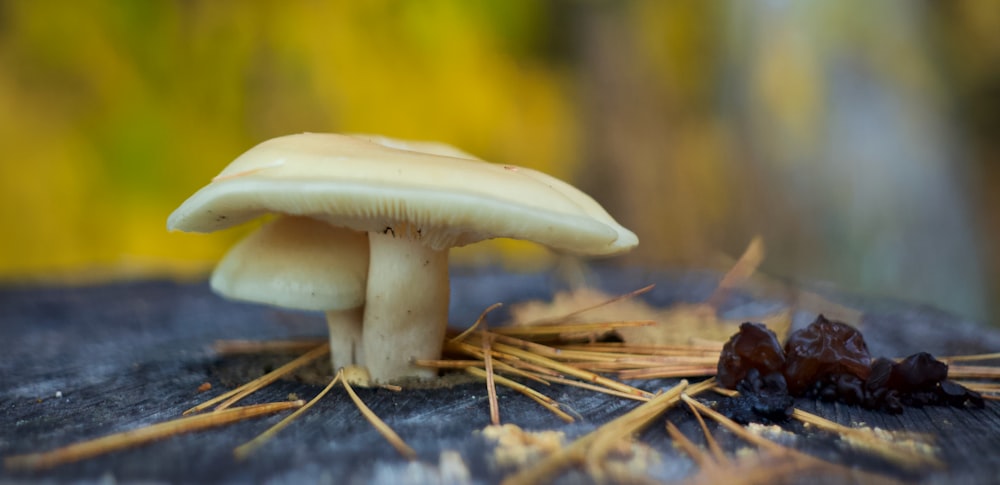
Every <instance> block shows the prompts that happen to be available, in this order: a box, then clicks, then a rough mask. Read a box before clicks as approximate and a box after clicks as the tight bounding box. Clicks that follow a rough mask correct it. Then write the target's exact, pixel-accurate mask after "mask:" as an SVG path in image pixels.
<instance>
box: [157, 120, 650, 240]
mask: <svg viewBox="0 0 1000 485" xmlns="http://www.w3.org/2000/svg"><path fill="white" fill-rule="evenodd" d="M401 146H402V147H404V148H400V147H401ZM442 147H444V148H442ZM269 212H278V213H284V214H292V215H304V216H309V217H313V218H316V219H320V220H323V221H326V222H329V223H330V224H332V225H335V226H341V227H347V228H350V229H353V230H356V231H363V232H383V231H386V230H388V229H389V228H392V229H393V230H394V231H397V230H400V228H406V229H407V230H408V231H409V233H410V234H409V235H410V237H412V238H416V239H420V241H421V242H422V243H423V244H425V245H427V246H429V247H431V248H433V249H445V248H448V247H452V246H461V245H465V244H470V243H473V242H477V241H481V240H483V239H490V238H495V237H507V238H513V239H525V240H530V241H534V242H537V243H540V244H544V245H546V246H549V247H551V248H553V249H556V250H560V251H565V252H569V253H574V254H585V255H611V254H618V253H622V252H625V251H628V250H629V249H632V248H633V247H635V245H636V244H638V239H637V238H636V236H635V234H633V233H632V232H631V231H629V230H628V229H625V228H624V227H622V226H621V225H620V224H618V223H617V222H616V221H615V220H614V219H613V218H612V217H611V216H610V215H608V213H607V212H606V211H605V210H604V209H603V208H602V207H601V206H600V204H598V203H597V202H596V201H594V199H592V198H591V197H590V196H588V195H587V194H584V193H583V192H581V191H580V190H578V189H576V188H574V187H572V186H571V185H569V184H567V183H565V182H562V181H560V180H558V179H556V178H553V177H551V176H548V175H546V174H543V173H541V172H537V171H535V170H531V169H528V168H522V167H516V166H511V165H499V164H492V163H487V162H484V161H481V160H478V159H474V158H469V155H468V154H466V153H465V152H462V151H461V150H458V149H456V148H453V147H450V146H448V145H444V144H439V143H430V142H399V141H396V140H392V139H386V138H384V137H373V136H371V135H367V136H364V135H359V136H351V135H336V134H315V133H305V134H297V135H289V136H283V137H279V138H274V139H271V140H267V141H265V142H263V143H261V144H259V145H257V146H255V147H253V148H251V149H250V150H248V151H247V152H246V153H244V154H243V155H241V156H240V157H238V158H237V159H236V160H235V161H233V162H232V163H231V164H229V166H227V167H226V168H225V169H224V170H223V171H222V173H220V174H219V175H218V176H217V177H216V178H215V179H214V180H213V181H212V183H210V184H209V185H207V186H205V187H203V188H202V189H201V190H199V191H198V192H196V193H195V194H194V195H192V196H191V197H190V198H189V199H188V200H186V201H185V202H184V203H183V204H181V206H180V207H178V208H177V210H175V211H174V212H173V214H171V215H170V217H169V219H168V220H167V227H168V228H169V229H175V230H181V231H192V232H212V231H216V230H220V229H225V228H228V227H231V226H234V225H237V224H240V223H243V222H246V221H249V220H251V219H254V218H256V217H258V216H261V215H263V214H265V213H269Z"/></svg>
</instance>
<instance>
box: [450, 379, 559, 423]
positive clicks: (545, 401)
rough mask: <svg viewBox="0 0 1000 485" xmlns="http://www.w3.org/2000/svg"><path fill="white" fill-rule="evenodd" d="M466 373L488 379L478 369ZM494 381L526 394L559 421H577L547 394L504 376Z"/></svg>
mask: <svg viewBox="0 0 1000 485" xmlns="http://www.w3.org/2000/svg"><path fill="white" fill-rule="evenodd" d="M465 372H467V373H469V374H472V375H474V376H476V377H478V378H480V379H484V380H485V379H486V371H484V370H483V369H480V368H478V367H466V368H465ZM493 379H494V382H496V383H497V384H500V385H501V386H504V387H509V388H511V389H513V390H515V391H517V392H520V393H521V394H524V395H525V396H528V397H529V398H531V399H532V400H533V401H535V402H537V403H538V404H541V405H542V406H543V407H544V408H545V409H548V410H549V411H550V412H552V414H555V415H556V416H558V417H559V419H561V420H563V421H565V422H567V423H572V422H573V421H575V420H574V419H573V417H572V416H570V415H569V414H566V412H564V411H563V410H562V409H559V403H557V402H556V401H555V400H554V399H552V398H550V397H548V396H546V395H545V394H542V393H540V392H538V391H536V390H534V389H532V388H530V387H528V386H526V385H524V384H521V383H520V382H517V381H513V380H511V379H507V378H506V377H503V376H497V375H495V376H493Z"/></svg>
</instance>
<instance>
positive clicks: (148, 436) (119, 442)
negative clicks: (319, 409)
mask: <svg viewBox="0 0 1000 485" xmlns="http://www.w3.org/2000/svg"><path fill="white" fill-rule="evenodd" d="M304 404H305V403H304V402H303V401H290V402H276V403H267V404H255V405H251V406H243V407H237V408H232V409H228V410H226V411H220V412H215V413H209V414H202V415H198V416H189V417H186V418H177V419H173V420H170V421H165V422H162V423H157V424H153V425H150V426H145V427H142V428H139V429H134V430H130V431H125V432H123V433H116V434H112V435H108V436H103V437H101V438H97V439H93V440H89V441H83V442H80V443H76V444H72V445H69V446H65V447H62V448H57V449H55V450H52V451H48V452H45V453H32V454H27V455H16V456H9V457H6V458H4V461H3V463H4V468H6V469H7V470H43V469H47V468H52V467H55V466H58V465H63V464H66V463H72V462H76V461H80V460H86V459H88V458H93V457H95V456H100V455H103V454H107V453H111V452H114V451H119V450H123V449H127V448H131V447H134V446H139V445H143V444H146V443H150V442H153V441H157V440H161V439H164V438H169V437H171V436H175V435H179V434H183V433H190V432H193V431H200V430H203V429H208V428H213V427H217V426H224V425H227V424H230V423H234V422H237V421H242V420H244V419H249V418H254V417H258V416H263V415H266V414H273V413H276V412H279V411H284V410H286V409H292V408H298V407H302V406H303V405H304Z"/></svg>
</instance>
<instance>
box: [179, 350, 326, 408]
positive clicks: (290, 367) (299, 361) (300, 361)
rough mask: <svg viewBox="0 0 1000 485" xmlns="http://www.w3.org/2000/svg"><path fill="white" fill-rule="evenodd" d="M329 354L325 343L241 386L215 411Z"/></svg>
mask: <svg viewBox="0 0 1000 485" xmlns="http://www.w3.org/2000/svg"><path fill="white" fill-rule="evenodd" d="M328 353H330V343H329V342H327V343H325V344H323V345H320V346H319V347H316V348H315V349H313V350H310V351H309V352H306V353H305V354H302V355H301V356H299V357H298V358H296V359H295V360H293V361H291V362H289V363H287V364H285V365H283V366H281V367H278V368H277V369H275V370H274V371H272V372H268V373H267V374H264V375H263V376H261V377H258V378H256V379H254V380H252V381H250V382H248V383H246V384H244V385H243V386H240V389H242V390H241V391H239V392H237V393H236V394H235V395H233V396H232V397H230V398H229V399H227V400H226V401H225V402H223V403H222V404H220V405H218V406H217V407H216V408H215V411H222V410H223V409H226V408H228V407H229V406H232V405H233V404H235V403H236V402H237V401H239V400H241V399H243V398H245V397H247V396H249V395H251V394H253V393H255V392H257V391H258V390H260V389H263V388H264V387H266V386H267V385H268V384H270V383H272V382H274V381H276V380H278V379H280V378H281V377H283V376H285V375H286V374H290V373H292V371H294V370H296V369H298V368H300V367H302V366H304V365H306V364H308V363H310V362H312V361H314V360H316V359H318V358H320V357H322V356H324V355H326V354H328ZM196 408H198V406H195V408H192V409H196ZM188 412H191V410H188V411H185V412H184V413H185V414H187V413H188Z"/></svg>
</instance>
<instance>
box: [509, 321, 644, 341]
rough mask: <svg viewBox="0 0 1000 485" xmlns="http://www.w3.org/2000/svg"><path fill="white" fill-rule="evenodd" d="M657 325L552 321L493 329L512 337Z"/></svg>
mask: <svg viewBox="0 0 1000 485" xmlns="http://www.w3.org/2000/svg"><path fill="white" fill-rule="evenodd" d="M650 325H656V322H655V321H654V320H634V321H620V322H588V323H550V324H536V325H511V326H507V327H498V328H495V329H493V333H498V334H500V335H509V336H512V337H531V336H540V335H552V334H563V333H603V332H608V331H611V330H614V329H616V328H627V327H648V326H650Z"/></svg>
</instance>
